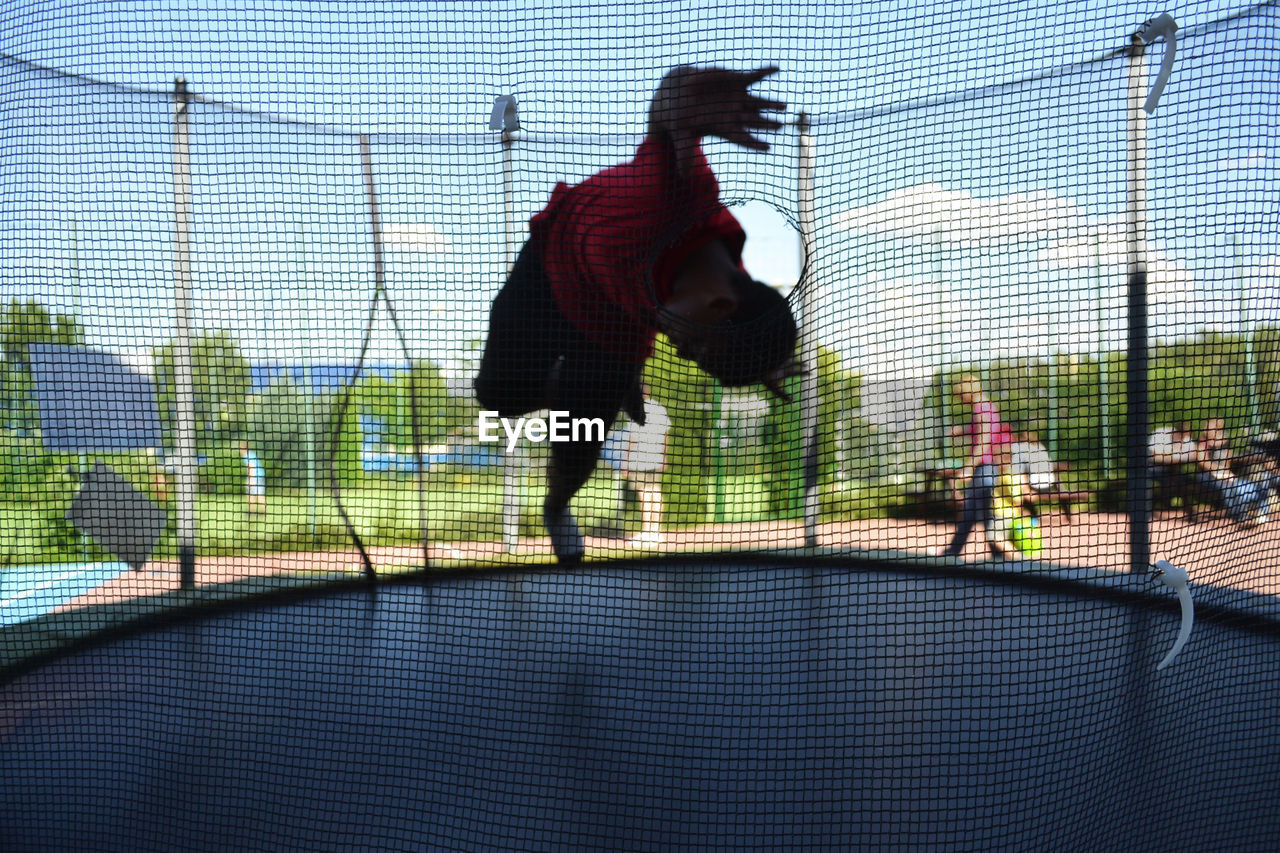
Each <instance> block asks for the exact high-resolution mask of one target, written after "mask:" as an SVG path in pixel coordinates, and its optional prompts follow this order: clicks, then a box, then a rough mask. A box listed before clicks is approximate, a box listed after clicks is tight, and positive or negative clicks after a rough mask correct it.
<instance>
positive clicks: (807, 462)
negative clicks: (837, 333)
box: [795, 113, 821, 548]
mask: <svg viewBox="0 0 1280 853" xmlns="http://www.w3.org/2000/svg"><path fill="white" fill-rule="evenodd" d="M796 129H797V130H798V131H799V161H800V162H799V164H798V169H797V184H798V188H797V190H798V192H797V196H798V197H797V208H798V213H799V227H800V245H801V248H802V249H803V254H804V257H803V258H802V260H801V263H802V269H803V270H806V271H808V270H812V269H813V268H814V267H813V265H812V261H813V251H814V235H815V231H816V215H815V212H814V198H813V159H814V157H813V134H812V133H810V124H809V116H808V115H807V114H805V113H801V114H800V115H799V117H798V118H797V119H796ZM796 287H797V292H798V293H799V299H798V300H797V303H796V306H795V308H796V314H797V315H798V316H799V319H800V359H801V361H803V362H804V365H805V367H806V372H805V374H804V375H803V376H802V377H801V385H800V395H801V397H800V412H801V418H802V419H803V423H802V428H803V430H804V433H803V434H804V455H803V460H804V461H803V466H804V544H805V546H806V547H809V548H812V547H814V546H816V545H817V544H818V514H819V501H820V500H821V496H820V494H819V492H818V414H819V405H818V343H817V340H816V339H815V338H814V334H813V333H814V327H815V323H814V317H813V313H812V312H813V305H812V296H813V287H812V282H808V281H804V280H803V276H802V280H801V281H800V282H799V283H798V284H797V286H796Z"/></svg>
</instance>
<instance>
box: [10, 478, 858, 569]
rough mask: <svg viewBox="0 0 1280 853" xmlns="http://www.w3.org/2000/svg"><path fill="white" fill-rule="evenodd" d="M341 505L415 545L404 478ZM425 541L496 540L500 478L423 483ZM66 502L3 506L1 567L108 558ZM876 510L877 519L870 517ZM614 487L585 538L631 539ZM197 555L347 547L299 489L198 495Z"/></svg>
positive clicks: (633, 522) (335, 522) (537, 481)
mask: <svg viewBox="0 0 1280 853" xmlns="http://www.w3.org/2000/svg"><path fill="white" fill-rule="evenodd" d="M544 488H545V486H544V484H543V479H542V474H541V472H529V473H527V474H526V475H525V476H524V477H523V478H522V479H521V482H520V504H521V507H520V532H521V535H524V536H529V535H538V534H540V533H541V532H542V522H541V517H540V515H541V513H540V509H541V505H542V497H543V494H544ZM340 497H341V500H342V505H343V507H344V508H345V510H346V512H347V514H348V516H349V517H350V518H351V521H352V523H353V525H354V526H355V529H356V532H357V533H358V534H359V535H360V538H361V540H362V541H363V542H364V543H365V544H366V545H371V546H372V545H393V544H407V543H417V542H420V541H421V534H420V526H419V508H418V489H417V484H416V482H415V481H413V480H411V479H407V478H406V479H392V478H385V479H382V478H379V479H370V480H367V481H366V482H365V483H363V484H361V485H359V486H354V487H348V488H345V489H343V491H342V492H341V495H340ZM879 498H880V496H878V495H874V494H867V493H861V492H855V493H851V492H849V491H847V490H843V491H839V492H832V493H831V495H830V496H828V497H824V506H826V507H828V508H829V509H830V510H831V511H833V512H837V513H838V514H842V515H846V514H848V515H852V514H855V513H856V514H859V515H865V514H866V513H867V512H868V511H878V509H879V507H880V503H879ZM425 499H426V513H425V514H426V528H427V537H428V539H429V541H432V542H451V541H486V540H487V541H496V540H498V539H500V538H501V536H502V478H501V473H500V472H499V471H496V470H490V471H482V472H457V473H442V474H440V475H436V476H432V477H431V478H430V479H428V481H427V484H426V490H425ZM67 502H68V501H67V500H63V501H60V502H55V501H49V502H47V504H46V503H42V502H35V503H26V504H19V503H0V560H3V564H4V565H27V564H39V563H49V562H61V561H66V560H80V561H97V560H104V559H109V556H108V555H106V554H104V553H103V552H102V551H101V550H99V549H98V548H97V547H96V546H95V545H94V544H93V542H91V541H89V540H86V539H84V538H83V537H81V536H79V535H78V534H77V532H76V531H75V530H73V529H72V528H70V526H69V525H67V524H66V523H65V521H63V520H62V514H63V513H64V512H65V510H66V504H67ZM722 503H723V512H724V515H723V520H724V521H726V522H745V521H757V520H762V519H766V518H768V517H769V500H768V491H767V488H766V484H765V481H764V479H763V478H762V477H761V476H759V475H752V474H742V475H733V476H730V477H728V478H727V479H726V481H725V494H724V498H723V502H722ZM873 505H874V508H875V509H874V510H873ZM618 507H619V502H618V486H617V481H616V480H615V479H614V476H613V472H612V471H611V470H608V469H603V468H602V469H601V470H600V471H597V473H596V474H595V476H593V477H592V479H591V480H590V481H589V482H588V483H587V485H586V486H585V487H584V488H583V490H582V491H581V492H580V493H579V495H578V497H577V499H576V500H575V502H574V509H575V513H576V515H577V517H578V520H579V523H580V524H581V525H582V527H583V529H584V530H586V531H597V532H598V531H615V532H623V531H626V532H634V530H636V529H637V528H638V525H639V519H638V512H639V510H638V507H637V506H636V504H635V503H634V502H631V503H629V504H627V505H626V506H625V507H624V513H623V518H622V520H621V521H619V518H618ZM196 511H197V520H196V523H197V543H196V550H197V553H199V554H201V555H209V556H213V555H232V554H251V553H262V552H268V551H299V550H330V549H336V548H347V547H350V545H351V539H350V537H349V535H348V534H347V530H346V527H345V525H344V524H343V522H342V518H341V516H340V515H339V513H338V509H337V505H336V504H335V503H334V500H333V497H332V496H331V495H330V494H329V492H328V490H327V489H321V490H318V491H317V492H316V493H315V494H313V495H310V494H308V493H307V492H306V491H305V490H299V491H273V492H270V493H268V495H267V511H266V512H265V513H262V514H258V515H252V516H251V515H250V514H249V512H248V503H247V501H246V500H245V498H244V496H243V495H210V494H202V495H200V496H199V498H198V500H197V505H196ZM174 554H176V545H175V540H174V529H173V524H172V523H171V524H170V528H169V530H168V531H167V532H166V534H165V536H164V538H163V539H162V540H161V542H160V545H159V546H158V548H157V551H156V556H158V557H171V556H173V555H174Z"/></svg>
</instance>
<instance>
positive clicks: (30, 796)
mask: <svg viewBox="0 0 1280 853" xmlns="http://www.w3.org/2000/svg"><path fill="white" fill-rule="evenodd" d="M1177 629H1178V617H1177V614H1176V612H1166V611H1164V610H1159V609H1151V608H1148V607H1143V606H1139V605H1136V604H1133V603H1130V602H1126V601H1122V600H1118V599H1114V598H1106V597H1099V596H1096V595H1092V594H1089V593H1088V592H1087V591H1080V592H1070V591H1068V592H1061V591H1057V592H1055V591H1046V590H1044V589H1040V588H1032V587H1026V586H1021V585H1017V584H1014V583H1009V584H1006V583H1001V582H998V581H995V582H992V581H988V580H983V579H974V578H965V577H942V576H930V575H920V574H908V573H897V572H893V571H884V570H883V567H880V570H877V569H873V568H866V567H862V568H858V567H830V566H822V567H797V566H767V565H758V566H746V567H741V566H740V567H726V566H697V565H688V566H679V565H672V566H658V567H652V566H651V567H641V568H634V567H632V568H626V569H620V568H618V567H612V568H607V569H596V570H581V571H575V572H548V573H526V574H509V575H504V576H483V577H477V578H472V579H453V580H445V581H435V582H431V583H423V584H418V585H404V586H391V587H384V588H380V589H378V590H376V591H362V592H361V591H357V592H343V593H338V594H328V595H325V596H322V597H317V598H312V599H306V600H302V601H295V602H291V603H288V604H276V605H271V606H260V607H255V608H251V609H245V610H241V611H237V612H232V613H222V614H219V615H216V616H211V617H208V618H202V619H199V620H194V621H190V622H187V623H184V624H180V625H175V626H172V627H168V628H163V629H159V630H152V631H149V632H146V633H142V634H139V635H136V636H132V637H128V638H125V639H120V640H117V641H114V642H111V643H109V644H106V645H103V646H100V647H97V648H94V649H90V650H87V651H83V652H78V653H76V654H74V655H70V656H67V657H65V658H62V659H59V660H57V661H54V662H53V663H51V664H48V665H46V666H44V667H42V668H41V669H38V670H36V671H33V672H31V673H28V674H26V675H24V676H22V677H20V678H18V679H16V680H14V681H12V682H11V683H10V684H8V685H6V686H4V687H3V688H0V766H2V767H3V779H4V782H3V785H4V788H5V790H4V796H3V797H0V847H2V848H4V849H6V850H40V851H51V850H77V851H82V850H97V849H102V850H115V849H129V850H219V851H221V850H273V851H278V850H308V851H311V850H353V849H380V850H393V849H394V850H410V849H412V850H421V849H437V848H440V849H485V848H508V849H510V848H521V849H547V848H553V847H576V848H594V849H600V848H610V849H647V850H655V849H673V848H691V847H696V848H710V847H721V848H723V847H733V846H750V847H758V848H778V847H792V848H795V847H804V848H809V849H821V848H833V849H835V848H840V849H849V848H855V847H856V848H861V849H866V848H874V847H885V848H893V849H912V848H915V849H938V848H963V849H976V848H986V847H1001V848H1006V849H1021V850H1029V849H1128V850H1145V849H1193V848H1200V849H1208V848H1213V849H1233V850H1240V849H1251V848H1256V849H1268V848H1271V847H1273V845H1274V842H1275V839H1276V838H1280V809H1276V808H1275V804H1276V803H1277V802H1280V773H1277V771H1276V768H1277V767H1280V727H1277V724H1276V720H1277V719H1280V655H1278V654H1277V646H1276V641H1275V640H1274V639H1273V638H1270V637H1267V636H1263V635H1260V634H1256V633H1252V632H1248V631H1244V630H1239V629H1236V628H1232V627H1229V626H1224V625H1222V624H1210V623H1208V622H1205V621H1203V620H1202V621H1200V622H1198V623H1197V625H1196V629H1195V632H1194V633H1193V635H1192V638H1191V641H1190V643H1188V645H1187V646H1186V648H1185V649H1184V650H1183V651H1182V653H1181V655H1180V656H1179V657H1178V659H1177V660H1176V661H1175V662H1174V663H1173V664H1172V665H1171V666H1170V667H1168V668H1167V669H1165V670H1163V671H1160V672H1157V671H1156V669H1155V667H1156V664H1157V663H1158V662H1159V661H1160V660H1161V658H1162V657H1163V656H1164V654H1165V652H1166V651H1167V650H1168V648H1169V646H1170V645H1171V644H1172V643H1173V640H1174V637H1175V636H1176V634H1177Z"/></svg>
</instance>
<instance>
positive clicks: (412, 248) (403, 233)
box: [382, 222, 449, 252]
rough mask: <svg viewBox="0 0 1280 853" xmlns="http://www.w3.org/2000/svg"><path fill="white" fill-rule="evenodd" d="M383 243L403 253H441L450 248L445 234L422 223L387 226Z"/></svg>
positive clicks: (383, 234)
mask: <svg viewBox="0 0 1280 853" xmlns="http://www.w3.org/2000/svg"><path fill="white" fill-rule="evenodd" d="M382 241H383V243H385V244H386V245H387V246H388V247H390V248H393V249H399V250H400V251H402V252H440V251H443V250H445V249H447V248H448V247H449V241H448V239H447V238H446V237H445V236H444V235H443V234H441V233H440V232H439V231H438V230H436V229H435V228H433V227H432V226H430V225H427V224H426V223H421V222H416V223H414V222H407V223H397V224H392V225H385V226H383V228H382Z"/></svg>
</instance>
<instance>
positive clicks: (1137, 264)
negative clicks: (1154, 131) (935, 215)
mask: <svg viewBox="0 0 1280 853" xmlns="http://www.w3.org/2000/svg"><path fill="white" fill-rule="evenodd" d="M1145 48H1146V43H1145V41H1144V40H1143V38H1142V36H1141V35H1135V36H1134V37H1133V40H1132V43H1131V45H1130V49H1129V75H1128V85H1129V93H1128V95H1129V98H1128V100H1129V109H1128V113H1129V118H1128V126H1129V143H1128V169H1127V186H1128V279H1129V281H1128V287H1129V293H1128V301H1129V342H1128V350H1129V357H1128V360H1127V361H1128V364H1127V368H1126V371H1127V372H1126V377H1125V384H1126V390H1127V392H1128V398H1129V403H1128V413H1127V423H1126V444H1127V446H1126V454H1125V455H1126V457H1127V466H1128V471H1127V477H1126V481H1127V487H1126V506H1127V508H1128V512H1129V570H1130V571H1131V572H1134V573H1141V572H1145V571H1147V566H1149V565H1150V563H1151V540H1150V537H1151V533H1150V520H1151V495H1150V488H1149V486H1150V483H1149V474H1148V471H1147V453H1148V449H1147V436H1148V434H1149V433H1150V431H1151V412H1150V409H1149V404H1148V387H1147V366H1148V359H1149V350H1148V340H1147V337H1148V332H1147V330H1148V319H1147V258H1146V249H1147V246H1146V240H1147V114H1146V112H1145V111H1144V110H1143V102H1144V100H1145V97H1146V73H1145V66H1144V54H1145V52H1146V51H1145Z"/></svg>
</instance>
